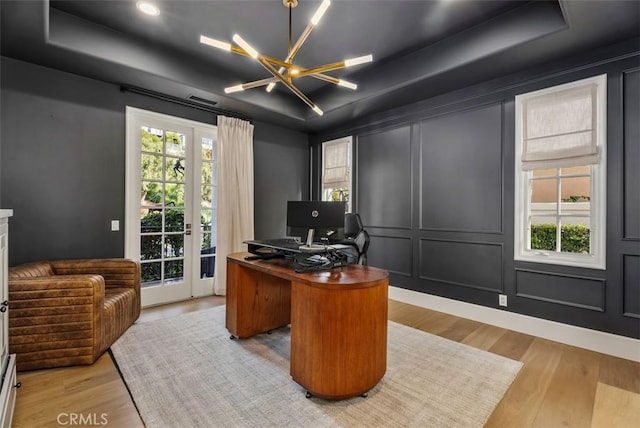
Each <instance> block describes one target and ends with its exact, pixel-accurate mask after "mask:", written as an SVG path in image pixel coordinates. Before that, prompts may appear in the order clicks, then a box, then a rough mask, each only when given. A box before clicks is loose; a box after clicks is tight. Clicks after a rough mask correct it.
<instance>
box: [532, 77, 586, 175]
mask: <svg viewBox="0 0 640 428" xmlns="http://www.w3.org/2000/svg"><path fill="white" fill-rule="evenodd" d="M596 89H597V88H596V85H594V84H588V85H585V86H581V87H576V88H571V89H566V90H563V91H556V92H552V93H550V94H544V95H540V96H537V97H534V98H530V99H528V100H526V101H525V102H524V109H523V129H524V145H523V153H522V169H523V170H533V169H548V168H560V167H570V166H579V165H589V164H594V163H597V162H598V144H597V143H598V142H597V129H596V107H597V98H596V96H597V91H596Z"/></svg>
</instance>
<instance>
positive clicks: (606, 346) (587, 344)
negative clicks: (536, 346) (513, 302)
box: [389, 287, 640, 362]
mask: <svg viewBox="0 0 640 428" xmlns="http://www.w3.org/2000/svg"><path fill="white" fill-rule="evenodd" d="M389 298H390V299H392V300H397V301H399V302H403V303H408V304H411V305H415V306H420V307H423V308H427V309H431V310H434V311H439V312H445V313H447V314H451V315H455V316H458V317H461V318H467V319H470V320H473V321H478V322H482V323H484V324H490V325H495V326H497V327H502V328H506V329H509V330H514V331H517V332H520V333H526V334H530V335H532V336H537V337H541V338H543V339H549V340H553V341H556V342H560V343H565V344H567V345H572V346H577V347H580V348H585V349H589V350H591V351H596V352H600V353H603V354H608V355H613V356H616V357H620V358H625V359H627V360H632V361H638V362H640V340H638V339H632V338H630V337H626V336H619V335H616V334H611V333H604V332H602V331H597V330H591V329H588V328H583V327H576V326H573V325H569V324H563V323H559V322H555V321H549V320H545V319H542V318H535V317H531V316H528V315H521V314H516V313H513V312H507V311H504V310H500V309H495V308H489V307H486V306H480V305H474V304H472V303H466V302H460V301H458V300H452V299H447V298H444V297H439V296H433V295H431V294H426V293H420V292H417V291H413V290H406V289H404V288H398V287H389Z"/></svg>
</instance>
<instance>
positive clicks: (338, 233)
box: [287, 201, 347, 242]
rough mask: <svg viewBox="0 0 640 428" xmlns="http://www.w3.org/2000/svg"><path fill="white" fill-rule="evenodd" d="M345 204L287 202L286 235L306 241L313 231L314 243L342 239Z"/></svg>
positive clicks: (341, 202)
mask: <svg viewBox="0 0 640 428" xmlns="http://www.w3.org/2000/svg"><path fill="white" fill-rule="evenodd" d="M346 210H347V203H346V202H343V201H340V202H328V201H288V202H287V234H288V235H289V236H296V237H300V238H301V240H302V241H306V240H307V237H308V235H309V230H310V229H313V231H314V238H313V241H315V242H322V241H324V240H330V241H334V240H339V239H342V238H344V214H345V212H346Z"/></svg>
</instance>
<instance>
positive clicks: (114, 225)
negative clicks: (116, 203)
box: [111, 220, 120, 232]
mask: <svg viewBox="0 0 640 428" xmlns="http://www.w3.org/2000/svg"><path fill="white" fill-rule="evenodd" d="M118 230H120V220H111V231H112V232H117V231H118Z"/></svg>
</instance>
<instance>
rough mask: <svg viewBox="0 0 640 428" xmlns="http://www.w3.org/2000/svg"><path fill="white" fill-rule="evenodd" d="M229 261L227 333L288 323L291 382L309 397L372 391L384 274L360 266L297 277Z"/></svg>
mask: <svg viewBox="0 0 640 428" xmlns="http://www.w3.org/2000/svg"><path fill="white" fill-rule="evenodd" d="M244 255H245V254H244V253H241V254H232V255H230V256H229V257H228V260H227V315H226V316H227V329H228V330H229V332H230V333H231V334H232V335H234V336H236V337H239V338H243V337H249V336H252V335H254V334H257V333H262V332H265V331H269V330H272V329H275V328H278V327H282V326H285V325H287V324H289V323H291V361H290V364H291V376H292V377H293V380H295V381H296V382H297V383H299V384H300V385H301V386H302V387H304V388H305V389H306V390H307V391H308V392H309V393H311V394H312V395H314V396H318V397H322V398H327V399H333V400H338V399H343V398H349V397H353V396H356V395H361V394H364V393H366V392H367V391H369V390H370V389H371V388H373V387H374V386H375V385H376V384H377V383H378V382H379V381H380V379H382V377H383V376H384V373H385V371H386V367H387V306H388V274H387V272H386V271H384V270H381V269H376V268H371V267H366V266H347V267H343V268H337V269H332V270H331V271H326V272H314V273H305V274H298V273H295V272H294V271H293V270H292V269H291V267H290V266H286V265H285V263H284V262H282V261H275V260H271V261H245V260H244V259H243V257H244Z"/></svg>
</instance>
